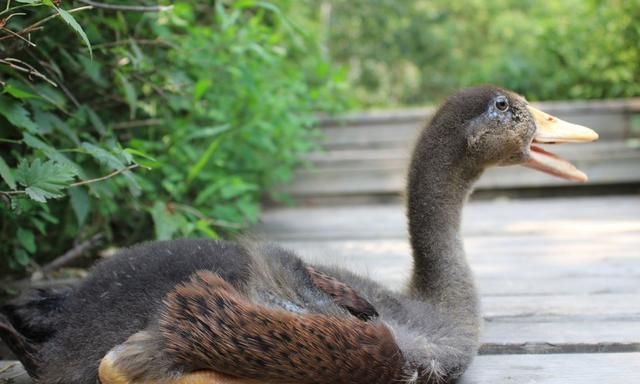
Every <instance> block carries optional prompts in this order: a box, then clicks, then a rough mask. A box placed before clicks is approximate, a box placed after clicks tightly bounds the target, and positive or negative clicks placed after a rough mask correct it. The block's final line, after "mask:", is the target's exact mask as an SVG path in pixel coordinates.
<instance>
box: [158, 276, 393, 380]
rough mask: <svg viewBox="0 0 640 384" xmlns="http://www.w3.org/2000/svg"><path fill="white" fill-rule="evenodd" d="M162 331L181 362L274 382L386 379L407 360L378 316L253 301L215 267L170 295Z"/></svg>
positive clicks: (174, 357)
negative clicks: (353, 315) (317, 311)
mask: <svg viewBox="0 0 640 384" xmlns="http://www.w3.org/2000/svg"><path fill="white" fill-rule="evenodd" d="M160 333H161V335H162V336H163V338H164V339H165V348H166V350H165V352H166V353H167V354H168V355H170V356H171V357H172V360H174V361H176V362H178V363H181V364H185V365H188V366H192V367H194V368H195V369H211V370H214V371H218V372H222V373H225V374H228V375H232V376H235V377H243V378H252V379H260V380H264V381H269V382H279V383H309V384H329V383H334V384H336V383H356V384H357V383H363V384H365V383H367V384H376V383H389V382H392V381H393V380H394V379H395V378H396V377H398V375H400V371H401V368H402V365H403V361H404V360H403V357H402V354H401V352H400V350H399V348H398V346H397V344H396V342H395V340H394V337H393V335H392V334H391V332H390V330H389V329H388V328H387V327H386V326H385V325H384V324H382V323H381V322H376V321H372V322H363V321H361V320H358V319H356V318H350V317H337V316H328V315H320V314H304V315H300V314H293V313H290V312H287V311H284V310H279V309H271V308H267V307H263V306H260V305H256V304H253V303H251V302H249V301H248V300H247V299H246V298H244V297H242V296H241V295H240V294H239V293H238V292H237V291H236V290H235V289H234V288H232V287H231V286H230V285H229V284H228V283H227V282H225V281H224V280H223V279H221V278H220V277H218V275H216V274H214V273H211V272H198V273H197V274H196V275H195V276H194V277H192V279H191V280H190V281H188V282H186V283H183V284H181V285H179V286H178V287H177V288H176V289H175V290H174V291H172V292H171V293H170V294H169V295H168V296H167V298H166V299H165V310H164V311H163V312H162V314H161V318H160Z"/></svg>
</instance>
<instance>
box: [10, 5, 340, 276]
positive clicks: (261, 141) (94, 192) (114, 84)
mask: <svg viewBox="0 0 640 384" xmlns="http://www.w3.org/2000/svg"><path fill="white" fill-rule="evenodd" d="M149 4H150V5H151V4H152V3H149ZM10 5H11V7H10V8H7V10H6V11H4V14H3V15H0V17H6V16H8V15H11V14H13V15H14V16H12V17H10V18H9V20H8V21H7V22H6V25H5V26H4V28H6V29H8V30H11V31H13V32H14V33H17V34H20V36H22V37H21V38H18V37H15V36H13V35H12V36H13V38H0V51H1V52H2V54H1V55H0V82H1V83H0V84H1V85H2V86H3V87H2V94H0V241H1V242H0V255H2V257H1V258H0V262H1V263H3V264H2V265H3V267H11V268H12V269H14V270H17V271H19V270H23V269H25V268H27V267H29V266H30V265H33V262H36V263H43V262H46V261H47V260H50V259H51V258H52V257H54V256H57V255H59V254H61V253H62V252H64V251H66V250H67V249H69V248H71V247H72V246H73V244H74V242H75V241H77V240H81V239H84V238H88V237H91V236H92V235H93V234H95V233H104V234H105V235H107V237H108V238H109V239H110V240H111V241H113V242H114V243H115V244H118V245H126V244H130V243H134V242H138V241H141V240H144V239H151V238H157V239H170V238H174V237H179V236H207V237H211V238H218V237H223V236H226V235H227V234H229V233H232V232H234V231H237V230H238V229H241V228H243V227H245V226H246V225H248V224H250V223H253V222H255V220H256V219H257V217H258V214H259V202H260V199H261V196H262V195H263V194H264V193H265V191H267V192H268V191H269V190H270V189H271V187H273V186H274V185H275V184H277V183H281V182H285V181H287V180H288V179H289V178H290V177H291V173H292V169H293V167H295V166H296V165H297V164H298V163H299V158H300V155H301V154H302V153H304V152H306V151H308V150H310V149H311V148H312V147H313V144H312V139H313V137H314V131H313V130H312V129H311V128H312V124H313V115H314V113H315V112H317V111H332V110H335V109H337V108H338V106H340V105H342V104H343V103H344V102H345V99H344V98H341V96H340V95H341V94H344V93H343V91H344V84H343V83H344V79H345V76H344V73H342V72H341V71H336V70H334V69H333V68H332V66H331V65H330V64H329V63H328V61H327V59H326V57H325V55H324V54H323V52H322V50H321V47H320V44H319V43H318V41H317V40H318V39H317V38H316V35H315V34H313V33H308V32H306V31H307V28H306V27H307V26H314V25H316V22H315V21H314V20H312V19H311V18H309V17H306V16H304V17H300V15H298V16H296V20H295V21H293V20H292V19H290V18H289V16H288V15H289V14H291V13H292V12H293V11H294V10H295V9H297V7H298V6H299V5H298V3H297V2H295V1H278V2H277V3H275V2H266V1H249V0H247V1H229V2H223V1H217V2H214V1H205V2H196V1H179V2H175V3H174V4H173V8H172V9H171V10H169V11H164V12H153V13H148V12H147V13H139V12H135V13H134V12H126V11H117V12H114V11H109V10H101V9H85V7H78V8H72V6H70V5H69V4H68V2H65V3H64V6H65V8H67V9H66V11H65V10H62V9H60V8H56V7H55V6H54V5H53V3H52V2H51V1H48V0H43V1H36V0H34V1H21V2H20V1H19V2H12V3H10ZM36 6H37V7H36ZM53 8H55V9H53ZM18 9H19V12H16V11H17V10H18ZM22 12H25V13H26V14H25V15H21V14H19V13H22ZM56 14H57V15H58V17H52V16H53V15H56ZM5 20H6V19H5ZM38 20H43V21H44V22H43V23H41V24H37V23H36V22H37V21H38ZM34 24H36V25H42V26H45V27H46V33H42V31H41V30H39V29H32V28H33V27H32V26H33V25H34ZM301 25H304V26H305V28H304V31H303V29H302V27H300V26H301ZM81 26H82V27H81ZM30 28H31V29H30ZM25 31H31V35H30V37H29V35H28V34H26V33H22V32H25ZM0 36H3V37H4V35H0ZM78 36H79V37H78ZM28 39H33V41H34V42H36V43H37V46H33V45H32V44H31V43H30V41H28ZM89 41H90V42H91V43H90V44H89V43H88V42H89Z"/></svg>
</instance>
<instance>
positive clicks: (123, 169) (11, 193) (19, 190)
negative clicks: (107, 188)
mask: <svg viewBox="0 0 640 384" xmlns="http://www.w3.org/2000/svg"><path fill="white" fill-rule="evenodd" d="M139 166H140V164H131V165H129V166H127V167H124V168H121V169H116V170H115V171H113V172H111V173H110V174H108V175H104V176H102V177H97V178H95V179H89V180H82V181H78V182H77V183H71V184H69V185H68V186H67V187H66V188H72V187H79V186H81V185H87V184H91V183H96V182H98V181H103V180H107V179H110V178H112V177H113V176H116V175H119V174H121V173H122V172H126V171H130V170H132V169H135V168H138V167H139ZM26 193H27V191H25V190H24V189H18V190H15V191H0V195H4V196H9V197H10V196H11V195H22V194H26Z"/></svg>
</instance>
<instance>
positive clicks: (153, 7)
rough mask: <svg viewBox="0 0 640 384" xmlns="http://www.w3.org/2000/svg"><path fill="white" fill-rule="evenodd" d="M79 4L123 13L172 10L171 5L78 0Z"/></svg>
mask: <svg viewBox="0 0 640 384" xmlns="http://www.w3.org/2000/svg"><path fill="white" fill-rule="evenodd" d="M78 1H79V2H80V3H84V4H87V5H91V6H92V7H95V8H100V9H107V10H110V11H125V12H163V11H168V10H171V9H172V8H173V5H148V6H146V5H116V4H105V3H99V2H97V1H91V0H78Z"/></svg>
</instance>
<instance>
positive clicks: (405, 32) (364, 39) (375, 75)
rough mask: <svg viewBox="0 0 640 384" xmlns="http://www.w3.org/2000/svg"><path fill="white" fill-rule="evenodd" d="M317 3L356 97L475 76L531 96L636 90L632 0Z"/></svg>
mask: <svg viewBox="0 0 640 384" xmlns="http://www.w3.org/2000/svg"><path fill="white" fill-rule="evenodd" d="M322 3H323V4H324V5H322V6H319V7H318V8H319V9H324V10H325V12H324V19H323V20H324V25H326V29H327V30H328V31H329V32H328V34H329V38H328V41H329V44H330V50H331V54H332V56H333V58H334V59H335V60H337V61H338V62H339V63H342V64H348V65H349V67H350V79H351V81H352V82H353V83H354V90H355V92H356V93H357V98H358V99H359V100H360V101H361V104H362V105H363V106H393V105H412V104H424V103H432V102H434V101H437V100H439V99H441V98H442V97H444V96H445V95H447V94H449V93H451V92H452V91H453V90H455V89H457V88H461V87H465V86H470V85H476V84H480V83H495V84H499V85H502V86H504V87H507V88H511V89H514V90H516V91H518V92H521V93H522V94H525V95H526V96H527V97H528V98H530V99H583V98H588V99H591V98H605V97H628V96H638V95H640V66H639V65H638V62H640V27H639V24H638V23H637V20H639V19H640V2H639V1H637V0H632V1H624V0H614V1H596V0H587V1H584V0H569V1H554V0H545V1H516V0H490V1H485V0H419V1H415V0H376V1H371V0H327V1H323V2H322ZM327 6H330V7H329V8H327ZM327 9H330V10H331V12H326V10H327ZM319 17H320V16H319Z"/></svg>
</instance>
